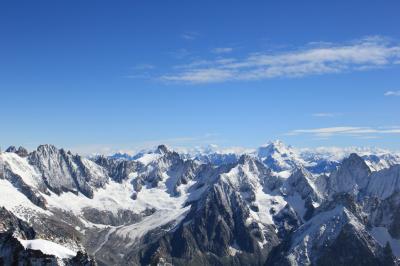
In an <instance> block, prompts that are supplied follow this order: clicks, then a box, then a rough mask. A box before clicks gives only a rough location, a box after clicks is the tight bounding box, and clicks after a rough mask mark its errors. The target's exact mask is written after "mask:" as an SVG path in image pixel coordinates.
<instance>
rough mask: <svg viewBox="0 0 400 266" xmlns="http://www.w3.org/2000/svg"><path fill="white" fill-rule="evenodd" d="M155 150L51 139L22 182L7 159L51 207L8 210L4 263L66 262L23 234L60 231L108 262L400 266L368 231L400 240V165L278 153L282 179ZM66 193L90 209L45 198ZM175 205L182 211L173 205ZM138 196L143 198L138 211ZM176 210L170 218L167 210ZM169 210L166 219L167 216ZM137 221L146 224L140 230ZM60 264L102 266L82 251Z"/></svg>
mask: <svg viewBox="0 0 400 266" xmlns="http://www.w3.org/2000/svg"><path fill="white" fill-rule="evenodd" d="M18 150H19V149H18ZM18 150H17V149H15V148H10V151H9V152H16V153H17V152H18ZM267 152H270V151H267ZM274 152H275V151H274ZM150 155H151V156H149V157H148V158H150V160H147V159H148V158H146V160H142V161H141V160H138V161H132V160H130V159H121V158H119V159H118V158H108V157H102V156H100V157H96V158H94V159H92V160H88V159H85V158H83V157H80V156H78V155H73V154H71V153H70V152H67V151H64V150H62V149H61V150H59V149H56V148H55V147H54V146H51V145H42V146H40V147H39V148H38V149H37V150H36V151H34V152H32V153H31V154H29V155H28V158H27V160H28V162H29V163H30V164H31V165H32V166H33V167H34V168H35V169H36V170H37V173H40V175H39V176H40V178H38V179H40V180H39V182H38V183H39V184H38V185H37V186H36V185H35V187H30V186H29V185H27V184H26V183H25V182H24V181H23V180H24V179H23V178H22V177H24V178H25V175H22V174H21V175H22V176H19V175H18V174H16V173H14V172H12V170H11V164H8V165H7V164H4V165H5V167H4V174H3V175H2V178H3V179H5V180H7V181H9V182H10V183H11V184H12V185H13V186H14V187H16V188H17V189H18V191H19V192H21V193H22V194H23V195H24V196H25V197H27V198H28V199H29V200H30V201H31V202H33V203H34V204H36V205H37V206H39V207H41V208H43V209H44V208H47V211H46V212H43V213H41V212H38V213H32V214H30V215H31V216H30V217H29V219H27V221H29V224H28V223H26V222H23V221H21V220H19V219H18V218H17V217H15V216H14V214H13V213H12V212H9V211H7V210H6V209H4V208H3V209H0V254H1V256H0V265H2V264H5V265H12V264H17V263H20V264H22V265H31V264H33V265H35V264H39V265H47V264H50V265H57V263H58V261H59V260H58V261H57V259H56V258H55V257H54V256H50V255H45V254H43V253H42V252H40V251H34V250H30V249H27V250H25V249H24V247H23V246H21V244H20V242H19V241H18V238H19V239H34V238H45V239H52V241H55V242H57V243H68V244H71V245H72V246H74V247H78V248H77V249H80V248H81V245H83V246H85V248H86V250H88V251H89V252H90V254H92V255H94V256H96V257H97V258H98V260H99V261H100V262H101V265H170V264H171V265H294V264H296V263H297V265H395V263H396V258H395V257H394V256H393V252H392V250H391V247H390V245H386V246H382V243H380V244H379V243H378V242H377V240H376V239H375V238H374V237H372V235H373V233H372V230H371V229H373V228H374V227H384V228H385V229H386V230H387V231H388V232H389V234H390V235H391V236H392V237H393V238H396V239H399V238H400V226H399V224H400V211H399V210H400V190H398V189H397V188H398V187H399V188H400V182H398V181H399V180H400V177H399V174H398V173H399V172H400V171H398V169H397V168H399V166H392V167H391V168H389V169H386V170H384V171H379V172H371V171H370V169H369V168H368V166H367V165H366V164H365V162H364V160H363V159H362V158H361V157H359V156H358V155H355V154H352V155H351V156H350V157H349V158H347V159H345V160H344V161H343V162H342V163H341V164H339V165H337V167H336V166H335V170H334V171H333V172H332V173H331V174H328V173H327V174H326V175H318V176H315V175H312V174H311V173H310V172H309V171H308V170H307V169H306V168H305V167H299V166H297V165H296V163H295V162H291V161H290V158H289V157H290V156H285V155H284V154H281V157H282V158H286V159H287V160H285V161H284V164H280V163H282V162H281V161H279V162H278V161H274V162H269V161H267V163H273V164H274V165H277V166H279V165H280V167H286V166H287V165H289V166H290V167H293V169H292V172H291V174H290V175H285V176H281V175H278V174H276V173H274V172H273V171H272V170H271V168H268V166H266V165H265V164H264V163H262V162H261V161H259V158H257V157H255V156H252V155H242V156H240V157H239V156H238V157H236V159H235V160H234V161H233V162H232V163H223V164H221V165H218V164H217V165H216V164H211V163H199V160H196V159H195V160H192V159H188V158H187V157H186V158H185V157H184V156H182V155H180V154H178V153H176V152H173V151H171V150H169V149H168V148H167V147H166V146H164V145H161V146H159V147H158V148H157V149H156V150H155V151H154V153H153V154H150ZM153 155H155V156H153ZM19 156H22V157H23V156H24V152H21V153H20V154H19ZM4 157H5V158H6V157H7V156H4ZM8 157H12V158H14V159H15V158H16V159H20V158H17V156H14V155H12V156H11V155H8ZM271 159H274V158H273V157H271ZM267 160H268V158H267ZM274 160H275V159H274ZM21 161H25V160H21ZM25 163H26V162H25ZM292 163H293V165H291V164H292ZM282 169H283V168H282ZM18 173H19V172H18ZM25 180H27V179H25ZM128 180H129V181H128ZM2 181H4V180H2ZM40 181H42V182H40ZM114 181H115V182H116V183H115V182H114ZM372 181H374V182H372ZM107 182H113V183H112V186H111V188H112V190H110V191H111V193H110V194H111V197H110V198H111V199H108V198H107V196H105V197H104V198H103V196H104V195H103V194H106V193H107V192H108V191H107V190H101V193H99V195H100V196H99V197H97V195H95V194H94V193H96V190H97V189H100V188H103V187H105V186H106V184H107ZM118 183H119V184H118ZM118 185H121V186H124V187H123V190H121V191H122V193H123V194H122V195H123V196H124V197H125V196H126V195H128V196H126V198H122V197H119V196H120V195H118V197H115V198H114V196H113V195H117V193H119V192H120V191H119V190H118ZM131 186H132V187H131ZM388 187H392V188H393V187H394V189H391V190H388V189H387V188H388ZM106 188H108V187H106ZM0 189H1V188H0ZM147 189H148V190H147ZM66 191H68V192H74V193H77V194H80V193H82V194H84V195H85V196H86V197H88V198H92V199H87V198H84V199H83V200H82V202H84V204H85V205H84V206H91V207H82V208H80V209H79V210H80V211H75V209H73V211H71V210H70V209H68V208H65V209H62V208H61V207H59V205H58V204H60V203H58V202H57V204H54V205H51V204H52V198H50V199H51V200H50V199H49V200H48V203H47V202H46V201H45V200H44V198H47V196H49V197H52V196H54V197H56V196H55V195H52V193H50V192H55V193H57V194H60V193H63V192H66ZM149 191H151V193H149ZM388 191H389V192H390V193H389V192H388ZM131 192H132V194H131V195H130V193H131ZM161 193H163V199H165V198H167V200H166V202H167V203H166V204H164V205H162V204H160V206H161V207H159V205H158V204H154V203H153V201H154V197H155V198H157V196H158V195H160V194H161ZM50 195H51V196H50ZM94 195H95V197H93V196H94ZM382 195H384V196H382ZM129 196H130V197H129ZM71 197H73V195H71ZM82 198H83V197H80V199H82ZM98 198H100V200H105V202H104V203H106V204H108V203H109V202H113V203H114V202H117V201H120V200H121V199H122V200H126V201H129V202H131V203H132V209H131V208H130V206H129V208H128V209H127V208H126V205H125V203H127V202H124V205H122V204H121V205H117V204H116V205H113V204H110V205H106V204H104V206H124V207H121V208H117V209H112V210H111V209H110V210H108V209H104V208H99V209H97V206H102V205H101V204H97V203H98V202H96V204H93V205H90V204H89V203H88V202H90V200H98ZM160 198H161V197H160ZM108 200H109V201H108ZM175 200H179V201H175ZM149 202H150V203H151V204H154V206H157V208H153V207H152V205H151V204H149ZM176 202H178V204H176ZM101 203H103V202H101ZM169 203H171V205H173V207H174V208H175V204H176V206H177V207H176V208H177V209H174V208H171V209H170V208H169V206H166V205H168V204H169ZM65 204H66V205H68V202H67V203H65ZM86 204H88V205H86ZM135 204H137V206H139V207H140V208H138V209H137V210H138V211H137V212H135V211H134V210H135V209H134V207H135ZM148 204H149V205H148ZM55 206H56V207H55ZM148 206H151V207H148ZM74 207H75V206H74ZM180 207H182V209H178V208H180ZM59 208H61V209H59ZM146 208H147V209H146ZM183 208H186V209H183ZM160 210H161V211H164V213H162V212H161V211H160ZM177 210H178V211H177ZM13 211H14V210H13ZM169 211H172V212H173V213H172V214H173V215H165V213H166V212H169ZM175 211H176V213H175ZM44 213H50V215H47V214H44ZM171 217H172V218H171ZM163 219H168V220H166V221H165V223H159V222H160V220H163ZM154 224H155V225H154ZM153 225H154V226H153ZM134 230H138V231H137V232H139V233H136V231H135V233H132V234H131V232H133V231H134ZM82 250H83V249H82ZM395 251H396V250H395ZM63 263H64V264H65V265H88V266H89V265H95V261H94V260H93V259H92V258H91V257H89V256H88V255H87V254H85V253H82V252H78V254H77V255H76V256H75V257H74V258H71V259H64V260H63Z"/></svg>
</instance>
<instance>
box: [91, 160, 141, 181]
mask: <svg viewBox="0 0 400 266" xmlns="http://www.w3.org/2000/svg"><path fill="white" fill-rule="evenodd" d="M94 162H95V163H97V164H98V165H100V166H102V167H104V168H105V169H107V171H108V175H109V176H110V177H111V178H112V179H113V180H114V181H116V182H122V180H125V179H127V178H128V176H129V174H130V173H133V172H134V171H137V170H139V169H140V165H139V164H138V163H137V162H134V161H128V160H118V159H113V158H108V157H105V156H98V157H97V158H95V159H94Z"/></svg>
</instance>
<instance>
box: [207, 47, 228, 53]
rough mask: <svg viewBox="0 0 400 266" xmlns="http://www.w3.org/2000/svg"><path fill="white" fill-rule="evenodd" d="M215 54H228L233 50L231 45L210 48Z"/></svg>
mask: <svg viewBox="0 0 400 266" xmlns="http://www.w3.org/2000/svg"><path fill="white" fill-rule="evenodd" d="M211 51H212V52H213V53H215V54H228V53H230V52H232V51H233V48H232V47H219V48H214V49H212V50H211Z"/></svg>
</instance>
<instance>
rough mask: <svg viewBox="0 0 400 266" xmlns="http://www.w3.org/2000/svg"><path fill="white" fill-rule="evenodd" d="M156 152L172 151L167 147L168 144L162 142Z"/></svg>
mask: <svg viewBox="0 0 400 266" xmlns="http://www.w3.org/2000/svg"><path fill="white" fill-rule="evenodd" d="M156 152H157V153H159V154H166V153H169V152H171V151H170V150H169V149H168V148H167V146H166V145H164V144H161V145H158V146H157V149H156Z"/></svg>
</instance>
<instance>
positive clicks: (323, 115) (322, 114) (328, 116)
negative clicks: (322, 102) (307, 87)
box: [312, 113, 339, 118]
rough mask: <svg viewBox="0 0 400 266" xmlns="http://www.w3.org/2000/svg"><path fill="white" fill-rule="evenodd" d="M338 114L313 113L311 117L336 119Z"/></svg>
mask: <svg viewBox="0 0 400 266" xmlns="http://www.w3.org/2000/svg"><path fill="white" fill-rule="evenodd" d="M338 115H339V114H337V113H314V114H312V116H314V117H327V118H332V117H336V116H338Z"/></svg>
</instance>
